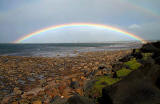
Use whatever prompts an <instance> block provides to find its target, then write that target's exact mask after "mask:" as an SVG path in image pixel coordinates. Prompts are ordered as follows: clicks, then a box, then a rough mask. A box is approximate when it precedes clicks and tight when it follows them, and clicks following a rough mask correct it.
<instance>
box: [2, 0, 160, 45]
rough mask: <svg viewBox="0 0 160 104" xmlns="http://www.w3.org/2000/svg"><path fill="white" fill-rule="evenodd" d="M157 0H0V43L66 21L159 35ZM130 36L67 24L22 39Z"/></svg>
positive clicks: (88, 39) (150, 36)
mask: <svg viewBox="0 0 160 104" xmlns="http://www.w3.org/2000/svg"><path fill="white" fill-rule="evenodd" d="M159 5H160V0H0V43H7V42H13V41H15V40H17V39H19V38H21V37H23V36H25V35H26V34H29V33H32V32H35V31H37V30H40V29H43V28H46V27H49V26H53V25H60V24H68V23H79V22H83V23H84V22H85V23H96V24H104V25H110V26H113V27H117V28H120V29H122V30H125V31H128V32H131V33H134V34H136V35H138V36H140V37H142V38H144V39H146V40H155V39H160V6H159ZM117 40H133V39H132V38H130V37H128V36H126V35H123V34H120V33H117V32H113V31H108V30H106V29H100V28H95V27H71V28H64V29H63V28H62V29H58V30H55V31H49V32H46V33H43V34H40V35H37V36H33V37H32V38H30V39H27V40H25V41H23V42H32V43H35V42H38V43H41V42H42V43H47V42H49V43H52V42H53V43H55V42H104V41H117Z"/></svg>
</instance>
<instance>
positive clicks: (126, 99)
mask: <svg viewBox="0 0 160 104" xmlns="http://www.w3.org/2000/svg"><path fill="white" fill-rule="evenodd" d="M159 83H160V66H159V65H157V64H154V61H153V60H152V59H150V60H148V62H146V63H145V65H144V66H142V67H140V69H138V70H135V71H133V72H131V73H130V74H129V75H128V76H126V77H125V78H124V79H123V80H121V81H119V82H118V83H115V84H113V85H111V86H108V87H105V88H104V89H103V91H102V98H101V99H100V103H101V104H159V103H160V84H159Z"/></svg>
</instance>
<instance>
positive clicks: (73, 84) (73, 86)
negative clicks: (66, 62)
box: [70, 81, 79, 89]
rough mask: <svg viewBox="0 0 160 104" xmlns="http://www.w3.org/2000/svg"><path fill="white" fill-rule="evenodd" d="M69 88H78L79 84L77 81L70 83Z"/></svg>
mask: <svg viewBox="0 0 160 104" xmlns="http://www.w3.org/2000/svg"><path fill="white" fill-rule="evenodd" d="M70 87H71V88H73V89H76V88H79V82H77V81H72V82H71V84H70Z"/></svg>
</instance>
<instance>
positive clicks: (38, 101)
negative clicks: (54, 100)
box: [32, 100, 42, 104]
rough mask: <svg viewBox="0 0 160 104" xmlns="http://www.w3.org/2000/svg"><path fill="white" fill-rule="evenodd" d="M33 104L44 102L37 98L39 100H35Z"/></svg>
mask: <svg viewBox="0 0 160 104" xmlns="http://www.w3.org/2000/svg"><path fill="white" fill-rule="evenodd" d="M32 104H42V102H41V101H40V100H37V101H33V102H32Z"/></svg>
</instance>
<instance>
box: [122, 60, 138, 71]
mask: <svg viewBox="0 0 160 104" xmlns="http://www.w3.org/2000/svg"><path fill="white" fill-rule="evenodd" d="M124 65H127V66H128V67H129V69H132V70H136V69H138V68H139V67H140V66H141V64H140V63H139V62H138V61H137V60H136V58H132V59H131V60H130V61H128V62H125V63H124Z"/></svg>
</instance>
